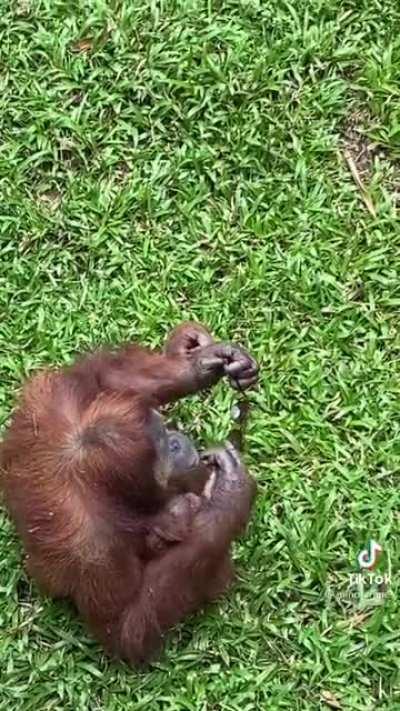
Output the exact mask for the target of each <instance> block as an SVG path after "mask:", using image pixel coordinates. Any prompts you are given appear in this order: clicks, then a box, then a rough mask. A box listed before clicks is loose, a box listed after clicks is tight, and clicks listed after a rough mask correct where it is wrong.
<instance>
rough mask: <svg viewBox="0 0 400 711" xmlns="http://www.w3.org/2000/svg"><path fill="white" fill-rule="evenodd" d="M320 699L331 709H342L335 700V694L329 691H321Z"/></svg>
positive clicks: (337, 700)
mask: <svg viewBox="0 0 400 711" xmlns="http://www.w3.org/2000/svg"><path fill="white" fill-rule="evenodd" d="M321 699H322V701H324V702H325V703H326V704H327V705H328V706H330V707H331V708H332V709H341V708H342V704H341V703H340V701H339V699H338V698H337V696H335V694H332V692H331V691H321Z"/></svg>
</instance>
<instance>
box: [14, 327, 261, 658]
mask: <svg viewBox="0 0 400 711" xmlns="http://www.w3.org/2000/svg"><path fill="white" fill-rule="evenodd" d="M211 342H212V339H211V337H210V336H209V335H208V333H207V332H206V331H205V330H204V329H203V328H202V327H200V326H197V325H192V324H187V325H183V326H181V327H180V328H179V329H177V330H176V331H175V332H173V334H172V336H171V337H170V339H169V342H168V343H167V346H166V349H165V351H164V353H158V352H153V351H148V350H145V349H143V348H139V347H137V346H127V347H126V348H123V349H120V350H118V351H116V352H115V353H113V352H100V353H95V354H94V355H91V356H88V357H86V358H84V359H82V360H80V361H78V362H77V363H76V364H75V365H73V366H72V367H70V368H67V369H61V370H53V371H52V370H48V371H45V372H43V373H40V374H39V375H37V376H35V377H34V378H33V379H31V380H30V381H29V382H28V383H27V385H26V387H25V389H24V391H23V394H22V397H21V400H20V403H19V406H18V408H17V409H16V411H15V413H14V415H13V418H12V422H11V425H10V428H9V430H8V432H7V434H6V437H5V440H4V443H3V445H2V450H1V464H2V484H3V489H4V493H5V498H6V502H7V505H8V508H9V510H10V513H11V515H12V517H13V519H14V520H15V522H16V526H17V529H18V532H19V534H20V536H21V538H22V541H23V544H24V547H25V551H26V554H27V556H26V557H27V568H28V571H29V573H30V574H31V575H32V576H33V578H34V579H35V580H36V581H37V582H38V583H39V585H40V586H41V588H42V589H43V590H44V591H45V592H46V593H47V594H49V595H52V596H54V597H68V598H70V599H72V600H73V601H74V603H75V604H76V606H77V607H78V609H79V611H80V613H81V614H82V616H83V617H84V618H85V619H86V621H87V622H88V624H89V626H90V628H91V629H92V631H93V632H94V634H95V635H96V636H97V638H98V639H99V640H100V641H101V642H102V643H103V645H104V647H105V648H106V650H108V651H109V652H110V653H112V654H115V655H117V656H120V657H123V658H125V659H127V660H129V661H131V662H133V663H134V662H140V661H142V660H144V659H146V658H148V657H149V655H150V654H151V653H152V652H153V651H154V650H155V649H157V648H158V647H159V646H160V644H161V640H162V636H163V633H164V632H165V631H166V630H167V629H168V628H169V627H171V626H172V625H174V624H175V623H177V622H178V621H179V620H181V619H182V618H183V617H184V616H185V615H187V614H188V613H190V612H192V611H194V610H196V609H197V608H198V607H199V606H201V605H202V604H203V603H205V602H206V601H207V600H210V599H213V598H215V597H216V596H217V595H219V594H220V593H221V592H222V591H223V590H224V589H225V588H226V587H227V585H228V584H229V582H230V580H231V577H232V567H231V562H230V556H229V547H230V543H231V541H232V539H233V538H234V537H235V536H236V535H237V534H238V533H239V532H240V531H241V530H242V528H243V526H244V525H245V524H246V522H247V519H248V516H249V513H250V509H251V503H252V500H253V496H254V485H253V483H252V480H251V479H250V478H249V477H248V475H246V474H245V473H242V474H241V477H242V478H241V485H240V487H237V492H236V493H232V491H229V495H227V496H226V497H224V484H223V478H221V483H220V484H219V485H218V484H217V485H216V486H215V492H214V494H213V495H212V497H211V499H210V500H207V501H206V500H201V506H200V507H199V510H197V511H194V512H193V520H192V521H191V522H190V526H189V529H188V532H187V535H184V534H182V535H181V534H180V533H179V531H178V532H177V534H176V536H175V540H174V532H173V531H172V535H171V542H170V543H168V544H166V545H165V546H161V549H160V552H157V547H155V550H154V552H152V548H151V546H148V545H147V543H146V541H150V540H151V539H152V537H154V535H155V531H156V530H157V526H161V527H162V526H163V516H164V517H165V511H167V508H166V507H167V505H168V503H169V500H168V496H167V494H166V492H165V491H163V490H162V489H161V488H160V486H159V485H158V484H157V482H156V480H155V478H154V476H153V474H152V472H153V470H154V465H155V457H156V455H155V450H154V446H153V444H152V441H151V438H150V437H149V435H148V434H147V430H146V426H147V423H148V419H149V414H150V411H151V407H154V406H159V405H161V404H164V403H166V402H168V401H170V400H173V399H176V398H178V397H181V396H184V395H186V394H188V393H191V392H195V391H196V390H198V389H199V388H202V387H205V386H208V385H210V384H212V383H213V382H216V380H217V379H218V378H219V377H220V376H221V374H222V373H214V374H213V375H211V376H210V375H208V376H207V377H205V378H203V379H201V378H200V379H199V376H198V373H196V369H194V367H193V357H192V351H191V348H192V347H193V348H194V350H196V351H198V350H199V349H200V350H201V347H202V346H207V345H209V344H210V343H211ZM229 486H230V485H228V489H229ZM189 496H192V497H194V495H193V494H192V495H189ZM194 498H196V497H194ZM167 518H168V517H167ZM166 525H167V526H168V525H170V521H169V520H168V522H167V524H166ZM167 538H168V537H167ZM168 540H169V539H168Z"/></svg>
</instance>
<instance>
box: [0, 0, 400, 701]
mask: <svg viewBox="0 0 400 711" xmlns="http://www.w3.org/2000/svg"><path fill="white" fill-rule="evenodd" d="M78 6H80V7H79V9H78ZM399 37H400V6H399V4H398V0H387V1H386V2H385V3H383V2H382V0H380V1H379V0H296V2H295V1H294V0H265V1H264V0H243V1H242V2H240V1H239V0H226V1H224V2H222V1H220V2H218V1H217V0H208V2H207V3H201V2H198V1H197V0H187V1H185V0H165V1H164V2H157V1H156V0H152V2H149V3H146V2H143V1H141V2H140V1H139V0H120V1H118V0H115V1H114V2H112V1H111V0H109V1H108V2H106V1H105V0H91V1H90V0H86V2H83V1H82V2H81V3H77V2H69V1H68V0H13V1H12V2H8V0H3V2H2V3H1V14H0V85H1V91H0V128H1V130H0V137H1V141H0V195H1V201H0V249H1V252H0V254H1V257H0V260H1V261H0V308H1V311H2V315H1V319H0V338H1V340H0V348H1V352H2V355H1V381H0V415H1V420H2V422H4V423H5V422H6V420H7V417H8V415H9V413H10V410H11V407H12V404H13V401H14V397H15V394H16V391H17V390H18V387H19V385H20V383H21V381H22V379H23V378H24V377H26V376H27V375H28V374H29V373H31V372H32V371H33V370H34V369H35V368H36V367H38V366H40V365H43V364H46V363H65V362H67V361H68V360H70V359H71V358H72V356H73V355H74V353H76V352H77V351H79V350H82V349H86V348H89V347H92V346H93V345H96V344H100V343H105V342H113V343H117V342H118V341H120V340H123V339H127V338H132V339H139V340H141V341H143V342H145V343H148V344H151V345H156V344H159V343H161V342H162V339H163V337H164V335H165V333H166V332H167V330H168V329H169V328H170V327H171V326H172V325H174V324H176V323H178V322H179V321H181V320H182V319H185V318H187V317H190V318H196V319H198V320H201V321H204V322H206V323H208V324H209V325H210V327H211V328H212V329H213V330H214V331H215V332H216V333H217V334H218V336H219V337H220V338H224V339H225V338H235V339H239V340H240V341H242V342H243V343H244V344H246V345H248V346H249V347H250V348H251V350H252V351H253V352H254V353H255V354H256V355H257V356H258V358H259V359H260V361H261V363H262V377H261V386H260V389H259V391H258V392H257V393H256V394H255V395H254V397H253V400H254V402H255V405H254V407H253V411H252V418H251V423H250V426H249V433H248V451H247V461H248V464H249V466H250V468H251V470H252V471H253V472H254V474H255V476H256V477H257V479H258V481H259V497H258V504H257V509H256V512H255V515H254V519H253V522H252V524H251V526H250V530H249V533H248V536H247V537H246V538H245V539H244V540H243V541H242V542H241V543H239V544H238V545H237V546H236V547H235V557H236V559H237V564H238V568H239V571H240V579H239V583H238V585H237V586H236V588H235V589H234V590H232V593H231V594H230V595H229V596H228V597H227V598H226V599H225V600H224V601H223V602H222V603H221V604H220V605H218V606H214V607H212V608H211V609H209V610H207V611H205V612H204V613H201V614H200V615H198V616H196V617H195V618H193V619H192V620H190V621H188V622H187V623H185V624H183V625H182V626H181V627H180V628H179V629H178V630H177V631H176V632H175V633H174V634H173V635H171V637H170V641H169V644H168V646H167V650H166V653H165V655H164V656H163V658H162V659H161V660H160V661H159V662H158V663H157V664H155V665H154V667H153V668H152V669H151V670H150V671H147V672H145V673H140V674H139V673H137V672H135V671H132V670H130V669H129V668H128V667H127V666H125V665H123V664H116V663H114V662H110V661H109V660H107V659H106V658H105V657H104V656H103V654H102V652H101V650H100V648H99V647H98V646H97V644H96V643H95V642H93V641H92V640H91V639H90V638H89V637H88V635H87V634H86V632H85V630H84V629H83V627H82V626H81V624H80V622H79V621H78V620H77V619H76V618H75V617H74V615H73V614H72V613H71V611H70V610H69V608H68V607H66V606H63V605H60V604H55V603H53V602H51V601H47V600H44V599H42V598H41V597H40V596H39V594H38V593H37V591H36V590H35V588H34V587H30V586H29V585H28V584H27V582H26V580H25V578H24V575H23V573H22V567H21V552H20V548H19V545H18V542H17V539H16V537H15V534H14V532H13V528H12V526H11V524H10V523H9V521H8V519H7V517H6V515H5V514H4V513H1V518H0V534H1V536H0V586H1V587H0V593H1V595H0V636H1V639H0V670H1V671H0V709H1V710H2V709H7V710H12V711H18V710H19V709H23V710H24V711H29V710H32V711H37V710H39V709H44V710H46V711H47V710H50V709H60V710H61V709H62V710H63V711H81V710H82V711H95V710H100V709H101V710H105V711H114V710H115V711H125V709H129V710H130V711H136V710H139V709H149V710H150V711H158V710H159V709H160V710H163V711H164V710H167V711H173V710H176V711H190V710H194V711H253V710H256V711H257V710H261V711H264V709H265V710H266V709H268V710H272V711H275V710H278V709H289V710H290V711H295V710H299V709H304V710H311V709H320V708H321V709H323V708H327V709H328V708H329V704H330V707H331V708H333V707H336V708H339V707H341V708H343V709H356V710H357V709H358V710H360V711H365V710H368V709H371V710H372V709H378V708H379V709H387V710H388V711H395V710H396V709H400V687H399V677H398V671H399V657H400V655H399V648H400V647H399V641H400V634H399V631H398V621H399V612H400V610H399V604H398V591H399V587H400V586H399V582H400V569H399V559H400V556H399V508H400V507H399V504H400V501H399V498H400V497H399V483H398V473H399V469H400V407H399V402H400V398H399V396H400V366H399V354H400V336H399V307H400V230H399V221H398V218H397V216H396V208H397V209H398V207H399V200H400V163H399V160H400V40H399ZM84 40H87V42H86V43H85V42H83V41H84ZM351 125H352V126H353V127H354V126H355V131H356V134H357V136H358V140H359V143H360V146H362V149H363V152H364V153H363V155H364V158H363V161H364V162H363V161H362V160H361V158H360V156H359V155H358V153H359V151H358V149H357V150H356V147H355V145H354V144H353V143H352V140H353V139H354V131H353V132H352V131H349V126H351ZM349 135H350V138H349ZM351 136H353V139H352V138H351ZM346 147H347V149H348V150H349V151H350V153H351V154H352V155H353V157H354V159H355V160H356V164H358V165H359V168H360V171H361V175H362V178H363V180H364V182H365V185H366V186H367V188H368V190H369V191H370V196H371V199H372V201H373V204H374V206H375V210H376V213H377V216H376V218H374V217H372V216H371V215H370V213H369V212H368V211H367V209H366V207H365V205H364V202H363V200H362V197H361V193H360V191H359V189H358V188H357V187H356V185H355V183H354V181H353V179H352V177H351V174H350V172H349V170H348V166H347V165H346V162H345V161H344V159H343V153H344V150H345V148H346ZM364 159H365V160H364ZM232 402H233V395H232V393H231V392H229V391H228V389H227V387H226V386H225V385H221V386H218V388H217V389H216V391H215V392H213V393H212V394H211V395H208V396H207V397H205V398H200V397H199V398H194V399H192V400H191V401H187V402H184V403H182V404H180V405H179V406H177V407H176V408H175V410H174V415H175V416H176V417H177V418H178V420H180V421H181V422H182V423H183V424H185V425H186V427H188V428H189V430H190V431H192V433H193V434H194V435H195V436H196V437H197V438H198V439H199V440H200V441H203V442H210V441H216V440H221V439H222V438H223V437H225V436H226V434H227V432H228V430H229V426H230V425H229V409H230V405H231V403H232ZM210 412H211V415H209V413H210ZM369 538H374V539H376V540H378V541H379V542H380V543H381V544H382V545H383V547H384V556H383V564H382V570H383V571H386V572H388V570H390V571H391V583H390V585H389V586H388V591H387V594H386V597H385V599H384V600H383V601H382V602H381V603H380V602H379V599H378V598H377V596H376V595H375V597H374V598H372V599H366V600H363V599H359V598H358V597H357V596H355V597H351V596H350V595H349V594H348V592H347V591H346V588H347V585H348V580H349V575H350V574H351V573H354V572H356V570H357V568H356V563H355V560H356V555H357V553H358V551H359V550H360V549H361V547H363V546H364V545H365V544H366V542H367V540H368V539H369ZM335 702H336V706H335Z"/></svg>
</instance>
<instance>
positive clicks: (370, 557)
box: [357, 539, 383, 570]
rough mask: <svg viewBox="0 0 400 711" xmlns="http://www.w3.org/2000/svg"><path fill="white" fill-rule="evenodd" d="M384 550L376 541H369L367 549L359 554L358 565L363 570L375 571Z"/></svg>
mask: <svg viewBox="0 0 400 711" xmlns="http://www.w3.org/2000/svg"><path fill="white" fill-rule="evenodd" d="M382 551H383V548H382V546H381V545H379V543H377V542H376V541H374V540H372V539H371V540H370V541H368V544H367V547H366V548H364V549H363V550H362V551H360V553H359V554H358V557H357V560H358V565H359V566H360V568H361V569H366V570H374V568H376V566H377V564H378V561H379V558H380V556H381V553H382Z"/></svg>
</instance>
